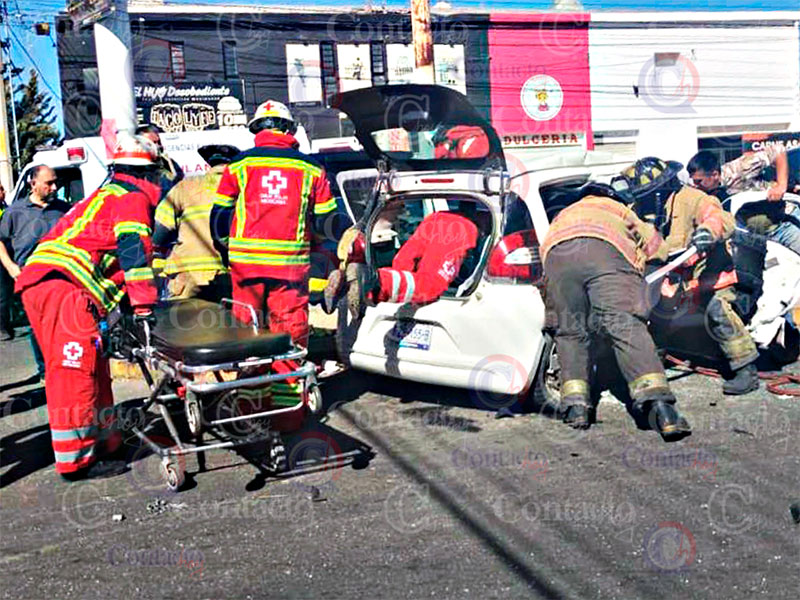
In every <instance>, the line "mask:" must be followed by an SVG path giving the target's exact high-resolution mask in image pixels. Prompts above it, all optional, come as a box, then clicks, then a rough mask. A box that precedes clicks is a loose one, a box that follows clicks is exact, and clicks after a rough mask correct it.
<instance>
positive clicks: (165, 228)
mask: <svg viewBox="0 0 800 600" xmlns="http://www.w3.org/2000/svg"><path fill="white" fill-rule="evenodd" d="M197 151H198V153H199V154H200V156H202V157H203V159H204V160H205V161H206V162H207V163H208V164H209V166H210V167H211V169H210V170H209V171H208V172H206V173H205V175H201V176H199V177H187V178H185V179H183V180H181V181H180V182H179V183H178V184H177V185H176V186H175V187H174V188H172V189H171V190H170V191H169V193H168V194H167V197H166V198H164V200H162V201H161V202H160V203H159V205H158V208H156V215H155V232H154V233H153V245H154V246H155V247H156V248H167V247H170V246H172V248H171V250H170V251H169V254H168V256H167V257H166V259H165V260H163V261H162V262H163V273H164V274H165V275H166V276H167V277H169V284H168V290H169V299H170V300H180V299H185V298H201V299H203V300H208V301H210V302H219V301H220V300H221V299H222V298H230V295H231V293H230V287H231V286H230V276H229V275H228V269H227V268H226V267H225V266H224V265H223V264H222V258H221V257H220V255H219V251H218V250H217V249H216V248H214V243H213V240H212V239H211V229H210V225H209V224H210V215H211V209H212V207H213V206H214V200H215V198H216V194H217V188H218V187H219V182H220V179H221V178H222V173H223V171H225V165H227V164H228V163H229V162H230V161H231V160H232V159H233V158H234V157H235V156H236V155H237V154H239V149H238V148H236V147H234V146H227V145H209V146H202V147H200V148H198V150H197Z"/></svg>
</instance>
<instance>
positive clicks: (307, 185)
mask: <svg viewBox="0 0 800 600" xmlns="http://www.w3.org/2000/svg"><path fill="white" fill-rule="evenodd" d="M247 167H267V168H268V167H275V168H289V169H298V170H300V171H302V172H303V187H302V192H301V198H300V208H301V211H300V218H299V222H298V224H297V236H296V239H297V240H302V239H303V237H305V225H306V223H305V221H306V219H305V215H306V209H307V207H308V198H309V195H310V194H311V184H312V182H313V179H314V177H319V176H321V175H322V168H321V167H317V166H314V165H312V164H311V163H309V162H307V161H305V160H300V159H295V158H281V157H277V156H268V157H267V156H248V157H246V158H243V159H241V160H238V161H236V163H233V164H231V165H229V166H228V169H229V170H230V172H231V173H232V174H233V175H234V176H235V177H236V179H237V180H238V182H239V197H238V198H237V199H236V203H235V205H236V237H243V236H244V226H245V221H246V219H247V211H246V210H245V208H246V207H245V197H244V190H245V189H246V188H247ZM218 198H219V195H218ZM216 203H217V204H219V200H217V202H216ZM229 206H230V205H229Z"/></svg>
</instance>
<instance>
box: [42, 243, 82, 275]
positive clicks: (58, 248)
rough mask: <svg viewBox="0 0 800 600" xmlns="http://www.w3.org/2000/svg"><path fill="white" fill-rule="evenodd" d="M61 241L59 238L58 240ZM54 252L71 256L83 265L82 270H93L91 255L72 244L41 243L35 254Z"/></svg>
mask: <svg viewBox="0 0 800 600" xmlns="http://www.w3.org/2000/svg"><path fill="white" fill-rule="evenodd" d="M59 239H61V238H59ZM46 251H50V252H54V253H56V254H64V255H66V256H71V257H72V258H74V259H76V260H80V262H81V263H82V265H83V268H84V269H86V270H87V271H93V270H94V263H93V262H92V255H91V254H89V252H88V251H86V250H84V249H83V248H76V247H75V246H73V245H72V244H69V243H66V242H60V241H58V240H50V241H49V242H42V243H41V244H39V245H38V246H37V247H36V252H34V254H36V253H38V252H46Z"/></svg>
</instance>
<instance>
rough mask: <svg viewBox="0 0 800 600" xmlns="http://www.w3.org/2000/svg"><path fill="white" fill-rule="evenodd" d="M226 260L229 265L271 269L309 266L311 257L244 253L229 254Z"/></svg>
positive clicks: (304, 255) (305, 255) (306, 255)
mask: <svg viewBox="0 0 800 600" xmlns="http://www.w3.org/2000/svg"><path fill="white" fill-rule="evenodd" d="M228 258H229V260H230V262H231V263H239V264H244V265H268V266H273V267H280V266H296V265H301V266H302V265H310V264H311V256H310V255H308V254H301V255H297V256H287V255H286V254H255V253H244V252H230V253H229V254H228Z"/></svg>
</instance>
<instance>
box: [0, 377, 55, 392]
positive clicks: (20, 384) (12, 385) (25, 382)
mask: <svg viewBox="0 0 800 600" xmlns="http://www.w3.org/2000/svg"><path fill="white" fill-rule="evenodd" d="M36 383H39V375H31V376H30V377H28V378H27V379H23V380H22V381H15V382H14V383H7V384H5V385H0V394H2V393H3V392H7V391H8V390H14V389H16V388H21V387H25V386H26V385H34V384H36ZM43 385H44V384H43Z"/></svg>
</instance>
